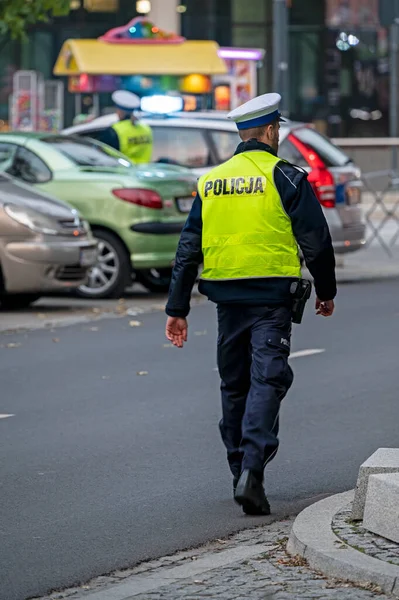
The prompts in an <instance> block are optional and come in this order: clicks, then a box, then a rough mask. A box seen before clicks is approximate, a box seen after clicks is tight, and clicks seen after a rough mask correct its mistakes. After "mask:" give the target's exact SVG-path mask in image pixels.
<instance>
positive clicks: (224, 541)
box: [216, 540, 227, 544]
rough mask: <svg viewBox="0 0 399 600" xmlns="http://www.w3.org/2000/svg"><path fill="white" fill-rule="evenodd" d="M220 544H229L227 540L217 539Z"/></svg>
mask: <svg viewBox="0 0 399 600" xmlns="http://www.w3.org/2000/svg"><path fill="white" fill-rule="evenodd" d="M216 541H217V542H219V544H227V542H226V540H216Z"/></svg>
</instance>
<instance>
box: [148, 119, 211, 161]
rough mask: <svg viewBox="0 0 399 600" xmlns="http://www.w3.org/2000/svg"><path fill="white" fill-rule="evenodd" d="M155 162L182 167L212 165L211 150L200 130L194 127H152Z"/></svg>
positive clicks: (153, 157) (153, 158)
mask: <svg viewBox="0 0 399 600" xmlns="http://www.w3.org/2000/svg"><path fill="white" fill-rule="evenodd" d="M152 131H153V136H154V150H153V155H152V160H153V162H156V161H160V162H168V163H172V164H177V165H180V166H182V167H191V168H195V167H196V168H199V167H207V166H209V165H211V160H210V153H209V148H208V145H207V143H206V140H205V138H204V136H203V134H202V132H201V131H200V130H199V129H194V128H192V127H162V126H161V127H157V126H153V127H152Z"/></svg>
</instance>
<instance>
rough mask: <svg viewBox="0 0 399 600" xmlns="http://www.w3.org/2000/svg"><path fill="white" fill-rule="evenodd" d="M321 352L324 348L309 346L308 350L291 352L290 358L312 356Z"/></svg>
mask: <svg viewBox="0 0 399 600" xmlns="http://www.w3.org/2000/svg"><path fill="white" fill-rule="evenodd" d="M323 352H325V349H324V348H309V350H298V351H297V352H293V353H292V354H291V356H290V358H301V357H302V356H312V355H313V354H322V353H323Z"/></svg>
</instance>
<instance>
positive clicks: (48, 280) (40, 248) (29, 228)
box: [0, 174, 97, 309]
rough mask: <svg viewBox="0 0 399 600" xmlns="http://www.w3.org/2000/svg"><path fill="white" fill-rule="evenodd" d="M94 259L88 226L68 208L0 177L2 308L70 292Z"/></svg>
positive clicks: (24, 305) (76, 285)
mask: <svg viewBox="0 0 399 600" xmlns="http://www.w3.org/2000/svg"><path fill="white" fill-rule="evenodd" d="M96 258H97V244H96V242H95V240H94V239H93V237H92V235H91V232H90V228H89V226H88V224H86V223H85V222H84V221H82V220H81V219H80V217H79V215H78V213H77V211H75V210H73V209H71V208H70V207H68V206H67V205H66V204H63V203H62V202H59V201H58V200H55V199H53V198H51V197H50V196H47V195H46V194H43V193H42V192H37V191H36V190H34V189H33V188H31V187H29V186H27V185H25V184H23V183H20V182H17V181H16V180H15V179H12V178H11V177H9V176H7V175H4V174H0V305H1V307H2V308H3V309H4V308H7V309H8V308H10V309H18V308H24V307H27V306H29V304H31V303H32V302H35V301H36V300H37V299H38V298H39V297H40V296H41V295H43V294H45V293H47V292H56V291H59V290H67V289H74V288H77V287H79V286H80V285H82V284H84V283H85V282H86V280H87V276H88V270H89V269H90V267H91V266H92V265H93V264H94V263H95V261H96Z"/></svg>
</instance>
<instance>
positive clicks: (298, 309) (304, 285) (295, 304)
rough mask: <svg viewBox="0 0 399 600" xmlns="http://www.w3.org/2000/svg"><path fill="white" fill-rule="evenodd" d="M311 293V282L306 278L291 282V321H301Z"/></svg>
mask: <svg viewBox="0 0 399 600" xmlns="http://www.w3.org/2000/svg"><path fill="white" fill-rule="evenodd" d="M311 293H312V284H311V282H310V281H309V280H308V279H298V281H294V282H293V283H292V284H291V295H292V308H291V314H292V322H293V323H298V324H299V323H302V317H303V312H304V310H305V306H306V302H307V301H308V300H309V298H310V295H311Z"/></svg>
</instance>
